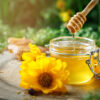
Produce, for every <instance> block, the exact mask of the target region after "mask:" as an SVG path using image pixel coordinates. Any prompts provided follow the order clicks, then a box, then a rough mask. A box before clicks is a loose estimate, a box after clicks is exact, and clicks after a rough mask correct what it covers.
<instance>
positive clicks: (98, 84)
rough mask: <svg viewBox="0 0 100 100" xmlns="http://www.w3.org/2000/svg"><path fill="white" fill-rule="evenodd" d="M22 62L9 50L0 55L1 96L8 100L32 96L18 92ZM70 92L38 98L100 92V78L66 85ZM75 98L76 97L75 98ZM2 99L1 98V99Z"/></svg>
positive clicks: (60, 99) (58, 99)
mask: <svg viewBox="0 0 100 100" xmlns="http://www.w3.org/2000/svg"><path fill="white" fill-rule="evenodd" d="M19 66H20V62H19V61H18V60H17V59H16V57H15V56H14V55H12V54H10V53H9V52H4V53H3V54H1V55H0V72H2V73H0V98H3V99H7V100H24V99H25V98H28V100H31V98H30V97H27V96H24V95H23V93H21V94H20V95H18V94H17V92H18V91H21V90H22V89H21V88H20V87H19V83H20V76H19V70H20V67H19ZM66 87H67V89H68V92H69V93H68V94H66V95H63V96H53V95H40V96H38V97H36V100H80V99H79V98H80V97H82V96H83V95H85V94H87V93H88V92H89V91H91V92H93V93H96V92H98V93H100V80H97V79H96V78H93V79H92V80H91V81H90V82H89V83H86V84H84V85H80V86H71V85H67V86H66ZM73 98H74V99H73ZM0 100H1V99H0Z"/></svg>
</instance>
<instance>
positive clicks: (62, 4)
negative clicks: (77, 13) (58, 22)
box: [56, 0, 66, 10]
mask: <svg viewBox="0 0 100 100" xmlns="http://www.w3.org/2000/svg"><path fill="white" fill-rule="evenodd" d="M56 6H57V8H58V9H60V10H64V9H65V6H66V2H65V1H64V0H58V1H57V3H56Z"/></svg>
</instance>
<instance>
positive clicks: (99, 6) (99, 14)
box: [98, 3, 100, 33]
mask: <svg viewBox="0 0 100 100" xmlns="http://www.w3.org/2000/svg"><path fill="white" fill-rule="evenodd" d="M98 33H100V3H99V4H98Z"/></svg>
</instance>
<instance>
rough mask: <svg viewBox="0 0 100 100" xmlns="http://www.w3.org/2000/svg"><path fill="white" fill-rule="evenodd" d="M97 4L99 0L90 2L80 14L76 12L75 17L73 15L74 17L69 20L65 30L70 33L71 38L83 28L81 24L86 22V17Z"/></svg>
mask: <svg viewBox="0 0 100 100" xmlns="http://www.w3.org/2000/svg"><path fill="white" fill-rule="evenodd" d="M98 2H99V0H91V1H90V3H89V4H88V5H87V7H86V8H85V9H84V10H83V11H82V12H78V13H77V14H76V15H74V17H72V18H71V20H70V21H69V23H68V24H67V28H68V30H69V31H70V32H72V34H73V36H74V33H75V32H77V31H78V30H79V29H80V28H82V27H83V24H84V23H85V22H86V16H87V15H88V13H89V12H90V11H91V10H92V9H93V8H94V7H95V6H96V4H97V3H98Z"/></svg>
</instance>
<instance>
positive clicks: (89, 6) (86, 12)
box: [82, 0, 99, 16]
mask: <svg viewBox="0 0 100 100" xmlns="http://www.w3.org/2000/svg"><path fill="white" fill-rule="evenodd" d="M98 2H99V0H91V1H90V3H89V4H88V5H87V7H86V8H85V9H84V10H83V11H82V14H83V15H84V16H87V14H88V13H89V12H90V11H91V10H92V9H93V8H94V7H95V6H96V4H97V3H98Z"/></svg>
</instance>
